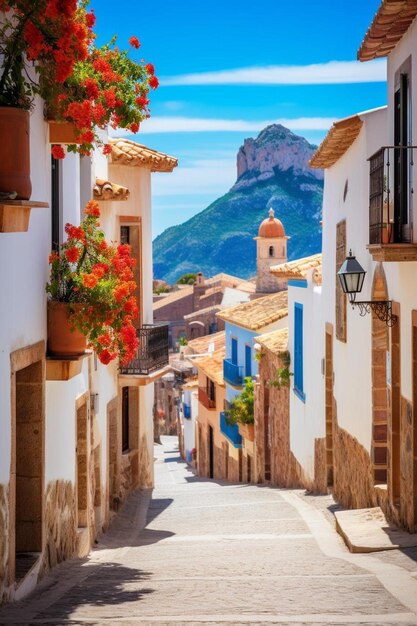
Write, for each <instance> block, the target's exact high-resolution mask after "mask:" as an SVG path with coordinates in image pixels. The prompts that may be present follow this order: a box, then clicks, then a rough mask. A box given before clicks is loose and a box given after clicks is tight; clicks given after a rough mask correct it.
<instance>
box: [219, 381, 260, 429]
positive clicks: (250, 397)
mask: <svg viewBox="0 0 417 626" xmlns="http://www.w3.org/2000/svg"><path fill="white" fill-rule="evenodd" d="M225 417H226V422H227V423H228V424H229V425H232V424H253V423H254V422H255V417H254V384H253V381H252V378H251V377H250V376H247V377H246V378H245V388H244V390H243V391H242V393H241V394H240V395H238V396H236V397H235V398H233V400H232V401H231V403H230V405H229V408H228V409H227V411H226V415H225Z"/></svg>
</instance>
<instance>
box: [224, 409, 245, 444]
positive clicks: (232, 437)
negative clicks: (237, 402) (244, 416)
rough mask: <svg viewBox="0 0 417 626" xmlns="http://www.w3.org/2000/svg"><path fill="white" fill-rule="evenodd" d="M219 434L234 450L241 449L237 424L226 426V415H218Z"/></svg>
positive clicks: (240, 438)
mask: <svg viewBox="0 0 417 626" xmlns="http://www.w3.org/2000/svg"><path fill="white" fill-rule="evenodd" d="M220 432H221V433H222V434H223V435H224V436H225V437H226V439H228V440H229V441H230V443H231V444H232V445H233V446H234V447H235V448H241V447H242V437H241V436H240V434H239V427H238V426H237V424H230V425H229V424H228V423H227V421H226V413H225V412H224V411H222V412H221V413H220Z"/></svg>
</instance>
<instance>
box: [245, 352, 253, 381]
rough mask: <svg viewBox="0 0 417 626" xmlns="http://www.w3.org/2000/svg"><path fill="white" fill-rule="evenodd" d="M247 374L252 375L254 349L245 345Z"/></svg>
mask: <svg viewBox="0 0 417 626" xmlns="http://www.w3.org/2000/svg"><path fill="white" fill-rule="evenodd" d="M245 376H252V350H251V347H250V346H245Z"/></svg>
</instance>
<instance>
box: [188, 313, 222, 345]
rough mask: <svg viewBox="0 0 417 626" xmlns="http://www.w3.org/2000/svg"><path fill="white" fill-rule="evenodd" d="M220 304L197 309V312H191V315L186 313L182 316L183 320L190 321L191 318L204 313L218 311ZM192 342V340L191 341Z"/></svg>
mask: <svg viewBox="0 0 417 626" xmlns="http://www.w3.org/2000/svg"><path fill="white" fill-rule="evenodd" d="M220 308H221V307H220V304H213V305H212V306H206V307H204V309H197V311H193V312H192V313H188V315H184V319H185V320H189V319H192V318H193V317H199V316H200V315H204V313H210V311H220ZM193 341H194V340H193Z"/></svg>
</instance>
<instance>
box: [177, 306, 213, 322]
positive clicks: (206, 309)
mask: <svg viewBox="0 0 417 626" xmlns="http://www.w3.org/2000/svg"><path fill="white" fill-rule="evenodd" d="M220 308H221V307H220V304H214V305H213V306H206V307H205V308H204V309H197V311H193V313H188V315H184V319H185V320H188V319H192V318H193V317H198V316H199V315H201V314H204V313H210V311H220Z"/></svg>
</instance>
